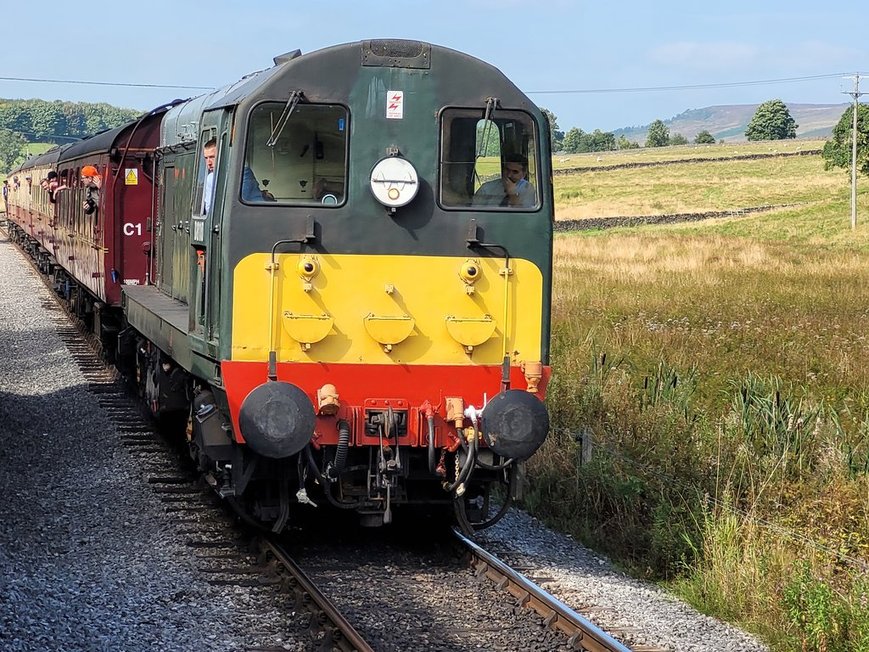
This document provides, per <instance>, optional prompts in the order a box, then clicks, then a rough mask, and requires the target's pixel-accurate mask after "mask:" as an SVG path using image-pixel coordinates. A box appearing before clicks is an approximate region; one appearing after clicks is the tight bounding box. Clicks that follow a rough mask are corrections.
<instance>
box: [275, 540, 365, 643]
mask: <svg viewBox="0 0 869 652" xmlns="http://www.w3.org/2000/svg"><path fill="white" fill-rule="evenodd" d="M261 541H262V546H263V548H264V549H266V550H268V551H269V552H271V554H272V555H274V557H275V559H276V560H277V561H278V562H279V563H280V564H281V565H283V566H284V567H285V568H286V569H287V570H288V571H289V572H290V573H291V574H292V576H293V578H294V579H295V580H296V581H297V582H298V583H299V586H300V587H301V588H302V590H303V591H304V592H305V593H307V594H308V595H309V596H310V597H311V599H312V600H313V601H314V602H315V603H316V605H317V607H318V608H319V609H320V610H321V611H322V612H323V614H324V615H325V616H326V618H327V619H328V620H329V621H330V622H331V623H333V624H334V625H335V627H337V628H338V631H339V632H340V633H341V636H342V637H343V640H341V641H336V642H335V643H336V645H337V646H339V647H341V649H347V650H356V651H357V652H374V648H372V647H371V646H370V645H369V644H368V642H367V641H366V640H365V639H364V638H362V636H361V635H360V634H359V632H357V631H356V629H355V628H354V627H353V625H351V624H350V622H349V621H348V620H347V619H346V618H344V616H343V615H342V614H341V612H340V611H338V609H337V607H335V605H334V604H332V601H331V600H329V598H327V597H326V596H325V595H323V593H322V592H321V591H320V589H318V588H317V586H316V585H315V584H314V583H313V582H312V581H311V580H310V579H309V578H308V576H307V575H305V572H304V571H303V570H302V569H301V568H299V566H298V565H297V564H296V563H295V562H294V561H293V560H292V559H291V558H290V556H289V555H288V554H287V553H286V552H285V551H284V549H283V548H282V547H281V546H280V545H279V544H277V543H275V542H274V541H272V540H271V539H269V538H264V539H262V540H261ZM343 643H346V644H347V645H346V646H345V645H342V644H343Z"/></svg>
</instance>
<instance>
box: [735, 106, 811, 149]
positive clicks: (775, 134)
mask: <svg viewBox="0 0 869 652" xmlns="http://www.w3.org/2000/svg"><path fill="white" fill-rule="evenodd" d="M797 127H799V125H798V124H797V123H796V122H794V119H793V118H792V117H791V113H790V111H788V107H787V105H786V104H785V103H784V102H782V101H781V100H769V101H768V102H764V103H763V104H761V105H760V106H759V107H757V111H755V113H754V117H753V118H752V119H751V122H749V123H748V128H747V129H746V130H745V137H746V138H748V140H784V139H785V138H796V137H797Z"/></svg>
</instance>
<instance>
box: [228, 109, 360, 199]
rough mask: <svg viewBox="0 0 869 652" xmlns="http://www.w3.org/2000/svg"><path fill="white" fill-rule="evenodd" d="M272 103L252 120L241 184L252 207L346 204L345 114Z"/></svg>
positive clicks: (343, 111)
mask: <svg viewBox="0 0 869 652" xmlns="http://www.w3.org/2000/svg"><path fill="white" fill-rule="evenodd" d="M290 108H291V106H290V105H288V104H287V103H284V102H268V103H264V104H260V105H259V106H257V107H256V108H255V109H254V110H253V111H252V112H251V115H250V121H249V122H248V129H247V146H246V150H245V161H244V167H243V171H242V179H241V191H240V193H241V200H242V201H243V202H244V203H248V204H257V205H260V204H261V205H269V204H319V205H320V206H324V207H332V206H338V205H340V204H343V203H344V201H345V194H346V188H347V134H348V131H349V130H348V128H347V119H348V117H347V109H346V108H344V107H343V106H340V105H337V104H302V103H298V104H295V107H294V108H292V110H291V111H290V110H289V109H290Z"/></svg>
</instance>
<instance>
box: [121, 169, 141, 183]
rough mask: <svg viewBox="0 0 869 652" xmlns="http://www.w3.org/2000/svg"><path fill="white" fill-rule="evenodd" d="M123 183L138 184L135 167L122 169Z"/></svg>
mask: <svg viewBox="0 0 869 652" xmlns="http://www.w3.org/2000/svg"><path fill="white" fill-rule="evenodd" d="M124 185H125V186H138V185H139V170H137V169H136V168H126V169H125V170H124Z"/></svg>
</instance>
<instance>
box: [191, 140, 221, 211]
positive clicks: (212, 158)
mask: <svg viewBox="0 0 869 652" xmlns="http://www.w3.org/2000/svg"><path fill="white" fill-rule="evenodd" d="M198 149H199V152H198V154H199V156H198V159H197V160H198V166H197V172H196V182H195V183H196V186H195V188H194V191H193V213H194V215H206V214H207V213H208V211H209V210H210V207H211V203H212V200H213V199H214V170H215V169H216V167H217V155H218V149H219V148H218V143H217V130H216V129H213V128H212V129H203V130H202V133H200V134H199V148H198Z"/></svg>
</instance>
